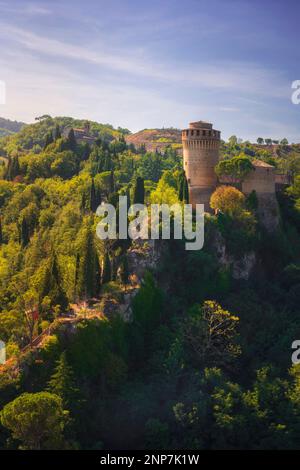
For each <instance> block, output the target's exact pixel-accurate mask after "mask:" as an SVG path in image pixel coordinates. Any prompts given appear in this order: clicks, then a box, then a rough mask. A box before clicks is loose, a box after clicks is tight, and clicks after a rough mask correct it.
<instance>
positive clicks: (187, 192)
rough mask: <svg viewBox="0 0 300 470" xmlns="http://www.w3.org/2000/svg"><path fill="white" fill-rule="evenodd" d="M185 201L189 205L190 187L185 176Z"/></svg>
mask: <svg viewBox="0 0 300 470" xmlns="http://www.w3.org/2000/svg"><path fill="white" fill-rule="evenodd" d="M183 201H185V203H186V204H188V203H189V185H188V182H187V179H186V176H185V174H184V178H183Z"/></svg>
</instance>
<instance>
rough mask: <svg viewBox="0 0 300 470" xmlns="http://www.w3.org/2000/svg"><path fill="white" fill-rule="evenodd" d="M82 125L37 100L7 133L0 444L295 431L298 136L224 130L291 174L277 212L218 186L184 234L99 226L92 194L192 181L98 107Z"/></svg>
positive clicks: (143, 192) (178, 444)
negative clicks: (273, 144) (196, 225)
mask: <svg viewBox="0 0 300 470" xmlns="http://www.w3.org/2000/svg"><path fill="white" fill-rule="evenodd" d="M83 125H84V121H78V120H74V119H72V118H68V117H58V118H51V117H50V116H42V117H40V119H39V120H38V121H37V122H36V123H35V124H31V125H26V126H25V127H23V128H22V129H21V130H20V131H19V132H17V133H15V134H13V135H9V136H5V137H3V138H1V139H0V155H1V157H2V162H3V163H2V166H1V173H0V177H1V179H0V339H1V340H3V341H5V343H6V353H7V359H8V361H7V364H6V365H5V366H2V367H1V368H0V410H1V411H0V448H2V449H171V450H172V449H224V448H227V449H293V448H299V429H300V400H299V397H300V366H299V365H295V364H293V363H292V361H291V355H292V352H293V351H292V349H291V346H292V343H293V341H294V340H297V339H299V335H300V316H299V296H300V152H299V147H298V146H297V145H295V146H288V145H287V144H286V143H285V142H283V143H282V144H279V146H278V148H277V150H276V153H274V152H273V150H268V149H267V148H262V146H260V145H258V146H257V145H253V144H250V143H247V142H246V143H239V142H238V141H237V139H230V140H229V142H227V143H225V142H224V143H223V144H222V158H223V161H226V160H228V161H229V162H230V161H231V160H232V159H235V158H238V159H240V160H241V159H242V160H243V162H245V161H246V162H247V163H246V166H247V165H248V166H249V165H251V161H252V160H253V159H261V160H263V161H265V162H268V163H271V164H272V165H275V166H276V168H277V170H278V173H282V172H289V173H290V174H291V175H292V180H291V181H292V184H291V185H290V186H288V187H285V188H284V189H283V190H282V191H281V192H280V194H278V202H279V207H280V225H279V227H278V230H276V232H274V233H268V232H266V230H265V229H264V227H263V224H262V223H261V220H260V219H259V217H258V214H257V206H256V201H255V197H253V195H252V196H251V197H245V196H244V195H243V194H242V193H241V192H240V191H239V190H238V189H236V188H233V187H230V186H229V187H226V188H223V187H221V188H218V189H217V190H216V192H215V193H214V194H213V196H212V201H211V204H212V207H213V208H214V209H215V210H216V213H215V214H214V215H213V214H210V215H207V216H206V219H205V244H204V248H203V249H202V250H198V251H187V250H185V243H184V242H185V241H184V240H177V239H173V238H172V237H171V240H163V241H158V242H157V243H155V245H154V246H152V245H151V244H150V243H148V242H138V241H136V242H132V241H130V240H122V239H117V240H109V241H104V240H100V239H99V238H98V237H97V236H96V226H97V223H98V221H99V217H98V216H97V215H96V209H97V207H98V206H99V204H100V203H101V202H103V201H108V202H110V203H111V204H113V205H114V206H115V207H116V210H117V211H118V210H119V208H118V196H119V195H127V197H128V202H129V204H130V203H133V202H135V203H142V202H145V203H147V204H148V203H162V202H165V203H169V204H173V203H179V204H182V203H184V202H188V191H187V182H186V179H185V175H184V173H183V171H182V158H181V156H180V155H178V153H177V151H176V148H174V146H173V147H172V145H170V146H169V145H166V147H165V148H164V151H163V152H162V153H160V152H157V151H154V152H148V151H146V149H145V148H144V147H142V148H137V147H136V146H134V145H133V144H132V143H130V142H128V141H127V142H126V139H127V136H128V130H127V129H122V128H118V129H114V128H113V127H112V126H110V125H107V124H99V123H96V122H91V123H90V133H91V135H92V136H93V137H94V138H95V142H94V144H93V145H89V144H87V143H81V142H77V141H76V138H75V135H74V131H73V128H77V127H79V128H80V127H83ZM0 127H1V126H0ZM66 129H67V130H68V132H67V133H66ZM30 346H32V347H30Z"/></svg>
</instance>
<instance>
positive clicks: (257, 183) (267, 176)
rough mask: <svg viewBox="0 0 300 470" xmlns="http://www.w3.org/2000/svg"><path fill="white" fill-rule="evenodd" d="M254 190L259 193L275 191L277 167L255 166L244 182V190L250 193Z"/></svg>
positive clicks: (272, 192) (245, 192)
mask: <svg viewBox="0 0 300 470" xmlns="http://www.w3.org/2000/svg"><path fill="white" fill-rule="evenodd" d="M253 190H255V191H256V193H257V194H274V193H275V168H271V167H267V168H266V167H255V170H254V171H251V172H250V173H249V174H248V175H247V176H246V178H245V180H244V181H243V182H242V192H243V193H244V194H249V193H251V192H252V191H253Z"/></svg>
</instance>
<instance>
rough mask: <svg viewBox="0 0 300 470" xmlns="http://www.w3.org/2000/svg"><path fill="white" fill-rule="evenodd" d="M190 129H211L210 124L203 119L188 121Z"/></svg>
mask: <svg viewBox="0 0 300 470" xmlns="http://www.w3.org/2000/svg"><path fill="white" fill-rule="evenodd" d="M189 127H190V129H212V124H211V123H210V122H205V121H195V122H190V124H189Z"/></svg>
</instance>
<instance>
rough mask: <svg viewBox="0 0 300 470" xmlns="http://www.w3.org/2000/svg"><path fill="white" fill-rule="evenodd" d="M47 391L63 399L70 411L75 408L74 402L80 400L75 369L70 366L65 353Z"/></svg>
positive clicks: (61, 356) (58, 363) (57, 363)
mask: <svg viewBox="0 0 300 470" xmlns="http://www.w3.org/2000/svg"><path fill="white" fill-rule="evenodd" d="M47 390H48V391H49V392H51V393H55V395H58V396H59V397H60V398H61V399H62V401H63V405H64V406H65V407H66V408H68V409H70V408H71V407H72V406H74V402H76V401H77V400H78V397H79V389H78V388H77V387H76V385H75V378H74V373H73V369H72V367H71V366H70V365H69V364H68V361H67V357H66V353H65V352H63V353H62V354H61V355H60V358H59V360H58V361H57V362H56V367H55V369H54V373H53V374H52V376H51V378H50V380H49V382H48V387H47Z"/></svg>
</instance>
